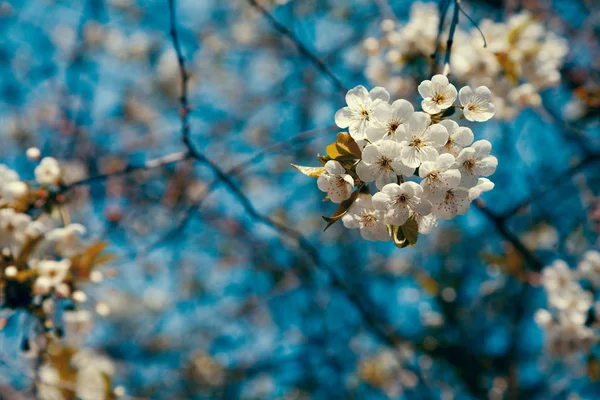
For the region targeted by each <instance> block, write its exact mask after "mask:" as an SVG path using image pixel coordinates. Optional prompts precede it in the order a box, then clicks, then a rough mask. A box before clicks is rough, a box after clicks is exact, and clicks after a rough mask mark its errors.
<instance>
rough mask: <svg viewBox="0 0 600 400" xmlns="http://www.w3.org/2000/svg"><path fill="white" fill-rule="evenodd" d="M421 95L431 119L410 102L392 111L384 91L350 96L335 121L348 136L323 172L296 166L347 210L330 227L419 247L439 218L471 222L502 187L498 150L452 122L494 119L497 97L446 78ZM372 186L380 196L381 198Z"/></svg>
mask: <svg viewBox="0 0 600 400" xmlns="http://www.w3.org/2000/svg"><path fill="white" fill-rule="evenodd" d="M418 91H419V94H420V95H421V97H422V101H421V108H422V110H423V111H415V108H414V106H413V105H412V104H411V103H410V102H409V101H407V100H404V99H399V100H396V101H393V102H391V103H390V95H389V93H388V92H387V91H386V90H385V89H384V88H381V87H376V88H374V89H372V90H371V91H368V90H367V89H366V88H365V87H363V86H357V87H355V88H354V89H352V90H350V91H349V92H348V93H347V95H346V103H347V107H344V108H342V109H341V110H339V111H338V112H337V113H336V114H335V122H336V124H337V125H338V126H339V127H340V128H346V129H348V132H347V133H346V132H342V133H339V134H338V136H337V140H336V142H335V143H332V144H331V145H329V146H327V155H326V156H319V160H320V162H321V165H322V167H321V168H318V167H316V168H315V167H313V168H311V167H299V166H294V167H296V168H297V169H299V170H300V171H301V172H303V173H305V174H306V175H309V176H313V177H317V184H318V187H319V189H320V190H322V191H323V192H325V193H327V199H328V200H331V201H332V202H334V203H340V206H339V207H338V209H337V210H336V212H335V214H334V215H333V216H332V217H325V220H326V221H327V222H328V225H327V226H329V225H331V224H332V223H334V222H336V221H337V220H340V219H341V220H342V221H343V223H344V225H345V226H346V227H347V228H351V229H353V228H359V229H360V232H361V235H362V237H363V238H364V239H367V240H374V241H376V240H382V241H386V240H394V242H395V243H396V245H398V246H399V247H404V246H408V245H414V243H415V242H416V237H417V236H418V233H422V234H427V233H429V232H431V230H432V229H433V228H434V227H435V226H436V224H437V220H438V218H442V219H452V218H454V217H455V216H456V215H462V214H465V213H466V212H467V211H468V209H469V206H470V204H471V202H472V201H473V200H474V199H476V198H478V197H479V196H480V194H481V193H482V192H486V191H489V190H491V189H492V188H493V187H494V184H493V183H492V182H491V181H490V180H489V179H487V177H488V176H490V175H492V174H493V173H494V172H495V170H496V166H497V164H498V160H497V159H496V157H494V156H492V155H491V154H490V153H491V149H492V145H491V143H490V142H488V141H487V140H478V141H475V142H474V135H473V132H472V130H471V129H470V128H468V127H465V126H460V125H459V124H458V122H457V121H455V120H453V119H451V118H452V116H453V115H455V114H458V113H457V111H458V110H460V111H461V114H462V115H461V118H464V119H467V120H468V121H475V122H484V121H487V120H489V119H490V118H492V117H493V115H494V112H495V109H494V105H493V104H492V102H491V100H490V99H491V93H490V91H489V89H488V88H487V87H484V86H481V87H478V88H475V89H471V88H470V87H468V86H465V87H463V88H462V89H460V91H457V90H456V88H455V87H454V85H452V84H451V83H450V82H449V81H448V78H447V77H446V76H444V75H435V76H434V77H433V78H432V79H431V80H425V81H423V82H422V83H421V84H420V85H419V88H418ZM457 99H458V100H459V101H460V105H458V104H455V102H456V100H457ZM419 179H420V180H419ZM372 182H373V183H374V184H375V187H376V188H377V189H378V191H377V192H376V193H374V194H373V195H371V194H370V193H371V192H370V191H369V188H368V185H369V184H370V183H372Z"/></svg>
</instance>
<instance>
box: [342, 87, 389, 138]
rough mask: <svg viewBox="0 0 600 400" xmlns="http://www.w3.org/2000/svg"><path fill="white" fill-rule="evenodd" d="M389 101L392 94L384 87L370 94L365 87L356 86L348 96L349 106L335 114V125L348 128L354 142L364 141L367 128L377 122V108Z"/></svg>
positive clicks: (347, 102) (374, 89) (375, 89)
mask: <svg viewBox="0 0 600 400" xmlns="http://www.w3.org/2000/svg"><path fill="white" fill-rule="evenodd" d="M389 100H390V94H389V93H388V92H387V90H385V89H384V88H382V87H376V88H373V89H372V90H371V91H370V92H369V91H367V89H366V88H365V87H364V86H356V87H355V88H354V89H351V90H350V91H348V93H347V94H346V104H348V106H347V107H344V108H342V109H340V110H339V111H338V112H336V113H335V123H336V124H337V126H339V127H340V128H348V131H349V133H350V136H352V138H353V139H354V140H357V141H358V140H364V139H365V138H366V131H367V128H368V127H369V126H371V125H372V124H374V123H375V122H376V118H375V115H374V110H375V108H376V107H377V106H378V105H379V104H380V103H382V102H384V103H387V102H388V101H389Z"/></svg>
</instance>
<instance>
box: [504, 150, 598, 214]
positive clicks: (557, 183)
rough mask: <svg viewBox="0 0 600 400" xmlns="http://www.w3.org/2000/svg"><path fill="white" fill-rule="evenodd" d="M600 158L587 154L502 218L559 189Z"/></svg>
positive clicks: (596, 155)
mask: <svg viewBox="0 0 600 400" xmlns="http://www.w3.org/2000/svg"><path fill="white" fill-rule="evenodd" d="M599 160H600V154H590V155H588V156H586V157H585V158H584V159H583V160H581V161H580V162H578V163H577V164H575V165H573V166H572V167H571V168H569V170H568V171H566V172H565V173H564V174H561V175H559V176H556V177H555V178H554V179H553V180H552V182H551V183H550V184H548V185H547V186H546V187H544V188H541V189H538V190H536V191H535V192H534V193H533V194H531V195H530V196H529V197H528V198H527V199H525V200H523V201H521V202H520V203H519V204H517V205H516V206H514V207H512V208H511V209H509V210H508V211H506V212H504V213H502V215H501V216H500V218H502V219H509V218H511V217H512V216H514V215H515V214H517V213H518V212H519V211H520V210H522V209H523V208H524V207H527V206H528V205H529V204H531V203H532V202H534V201H537V200H540V199H541V198H542V197H544V196H546V195H548V194H549V193H551V192H553V191H555V190H557V189H559V188H560V187H561V185H562V184H564V183H565V182H567V181H568V180H570V179H571V178H572V177H573V175H575V174H576V173H577V172H579V171H581V170H582V169H584V168H585V167H587V166H588V165H589V164H592V163H594V162H597V161H599Z"/></svg>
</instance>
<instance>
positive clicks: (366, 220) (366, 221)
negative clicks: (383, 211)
mask: <svg viewBox="0 0 600 400" xmlns="http://www.w3.org/2000/svg"><path fill="white" fill-rule="evenodd" d="M375 222H377V218H375V216H374V215H373V214H367V215H365V216H363V218H362V223H363V225H365V226H369V225H372V224H374V223H375Z"/></svg>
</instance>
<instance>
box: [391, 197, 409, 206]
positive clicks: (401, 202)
mask: <svg viewBox="0 0 600 400" xmlns="http://www.w3.org/2000/svg"><path fill="white" fill-rule="evenodd" d="M407 201H408V196H407V195H406V194H401V195H399V196H396V198H395V201H394V204H395V205H402V206H405V205H406V202H407Z"/></svg>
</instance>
